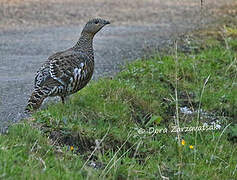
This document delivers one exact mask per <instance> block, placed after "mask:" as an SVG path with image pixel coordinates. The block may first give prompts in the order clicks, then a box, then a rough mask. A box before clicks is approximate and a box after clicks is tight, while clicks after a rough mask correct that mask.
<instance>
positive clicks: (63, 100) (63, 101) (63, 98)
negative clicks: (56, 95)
mask: <svg viewBox="0 0 237 180" xmlns="http://www.w3.org/2000/svg"><path fill="white" fill-rule="evenodd" d="M60 97H61V100H62V104H65V97H64V96H60Z"/></svg>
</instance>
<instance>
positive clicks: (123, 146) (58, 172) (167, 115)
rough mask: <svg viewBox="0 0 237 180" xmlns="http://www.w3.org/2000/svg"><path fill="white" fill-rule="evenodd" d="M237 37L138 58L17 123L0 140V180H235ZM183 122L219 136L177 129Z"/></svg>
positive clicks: (230, 33)
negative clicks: (208, 127) (164, 179)
mask: <svg viewBox="0 0 237 180" xmlns="http://www.w3.org/2000/svg"><path fill="white" fill-rule="evenodd" d="M236 31H237V30H236V28H234V27H228V29H227V31H224V33H225V34H224V35H225V36H223V38H222V36H219V35H217V37H216V36H213V35H212V36H210V35H206V36H205V39H204V38H201V39H200V37H197V38H199V39H198V40H199V41H198V40H197V39H196V40H195V41H193V42H192V43H191V44H190V45H189V46H190V47H191V46H192V45H193V46H195V47H198V49H196V50H195V51H193V52H190V53H182V52H181V51H178V52H177V55H175V53H176V52H175V50H174V53H173V54H169V55H167V54H166V55H165V53H160V54H156V55H154V57H152V58H148V59H140V60H136V61H134V62H133V63H131V64H128V65H127V66H126V67H125V68H124V69H123V70H122V71H121V72H120V73H119V74H118V75H117V76H116V77H114V78H113V79H109V78H108V79H106V78H103V79H100V80H99V81H96V82H91V83H90V84H89V85H88V86H87V87H86V88H84V89H83V90H81V91H80V92H78V93H77V94H75V95H73V96H72V97H71V98H70V101H69V102H68V103H67V104H66V105H62V104H61V103H57V104H51V105H49V106H48V108H47V109H44V110H41V111H38V112H37V113H35V114H34V115H33V118H30V119H27V120H24V121H22V122H20V123H18V124H15V125H13V126H12V127H10V129H9V132H8V134H6V135H1V136H0V179H2V178H3V179H16V178H17V179H45V178H47V179H86V178H88V179H95V178H100V179H102V178H107V179H127V178H130V179H137V178H139V179H157V178H159V179H161V177H162V176H165V177H169V178H170V179H190V178H192V179H235V178H237V164H236V163H237V148H236V134H237V125H236V119H237V112H236V109H237V96H236V94H237V87H236V86H237V84H236V83H237V82H236V79H237V59H236V57H237V53H236V49H237V38H236ZM197 42H198V43H197ZM172 49H175V48H173V47H172ZM191 49H192V48H191ZM176 77H177V80H176ZM175 92H177V97H176V96H175ZM176 107H178V111H177V109H176ZM180 107H188V108H189V109H190V110H192V111H195V112H194V113H192V114H191V115H187V114H183V113H182V112H180V110H179V108H180ZM177 112H178V114H177ZM177 120H179V125H180V127H185V126H193V127H196V126H202V125H203V123H208V124H209V125H210V123H211V122H212V121H216V120H218V121H219V122H217V123H218V124H220V125H221V129H215V130H210V131H198V132H195V131H194V132H180V133H175V132H171V130H172V126H174V125H175V124H176V123H177ZM151 128H154V129H156V130H157V131H158V130H162V129H163V132H161V133H153V134H150V133H149V130H150V131H151V130H152V129H151ZM165 129H166V130H167V132H165ZM142 130H143V133H141V132H142ZM139 133H140V134H139ZM182 139H183V140H184V141H185V144H184V145H182V144H181V140H182ZM190 145H192V146H193V148H190ZM92 163H94V164H96V168H93V167H91V164H92Z"/></svg>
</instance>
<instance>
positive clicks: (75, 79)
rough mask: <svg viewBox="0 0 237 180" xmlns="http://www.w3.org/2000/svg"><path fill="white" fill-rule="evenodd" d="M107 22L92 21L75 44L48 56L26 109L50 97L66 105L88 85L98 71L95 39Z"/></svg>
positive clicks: (39, 72)
mask: <svg viewBox="0 0 237 180" xmlns="http://www.w3.org/2000/svg"><path fill="white" fill-rule="evenodd" d="M107 24H110V22H109V21H106V20H104V19H98V18H97V19H92V20H90V21H88V22H87V24H86V25H85V27H84V28H83V30H82V32H81V36H80V38H79V40H78V42H77V43H76V45H75V46H73V47H72V48H70V49H67V50H65V51H62V52H58V53H56V54H53V55H52V56H50V57H49V58H48V60H47V61H46V62H45V63H44V64H43V66H41V68H40V69H39V70H38V71H37V73H36V76H35V82H34V90H33V93H32V95H31V96H30V99H29V101H28V104H27V106H26V109H25V110H26V112H32V111H34V110H37V109H38V108H39V107H40V106H41V104H42V102H43V101H44V99H45V98H47V97H49V96H60V97H61V100H62V103H63V104H64V101H65V98H66V97H67V96H69V95H70V94H73V93H76V92H77V91H79V90H80V89H82V88H83V87H85V86H86V84H87V83H88V82H89V81H90V79H91V77H92V75H93V71H94V52H93V38H94V36H95V34H96V33H97V32H98V31H100V30H101V29H102V28H103V27H104V26H105V25H107Z"/></svg>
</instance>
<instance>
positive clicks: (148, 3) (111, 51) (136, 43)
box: [0, 0, 233, 128]
mask: <svg viewBox="0 0 237 180" xmlns="http://www.w3.org/2000/svg"><path fill="white" fill-rule="evenodd" d="M46 2H47V3H46ZM231 2H233V1H231V0H229V1H227V2H224V1H222V0H206V1H205V6H204V8H203V9H202V10H201V8H200V1H198V0H195V1H194V0H181V1H174V0H167V1H163V0H144V1H143V0H131V1H128V0H120V1H116V2H115V1H109V0H100V1H99V0H92V1H89V2H87V1H86V0H81V1H76V0H74V1H73V0H68V1H62V0H58V1H56V0H48V1H46V0H41V1H37V0H35V1H34V0H22V1H20V0H10V1H6V0H0V17H1V22H0V128H3V127H6V126H7V125H8V124H9V123H13V122H16V121H18V120H19V116H18V114H19V113H20V112H22V110H23V109H24V107H25V105H26V103H27V99H28V97H29V95H30V93H31V91H32V87H33V79H34V74H35V72H36V71H37V69H38V68H39V67H40V66H41V64H42V63H43V62H44V61H45V60H46V59H47V57H49V56H50V55H51V54H53V53H55V52H57V51H61V50H64V49H67V48H69V47H71V46H73V45H74V44H75V43H76V41H77V39H78V38H79V34H80V32H81V29H82V26H83V25H84V24H85V22H86V21H87V20H88V19H89V18H92V17H102V18H105V19H107V20H110V21H111V22H112V24H111V25H110V26H107V27H105V28H104V29H103V30H102V31H101V32H99V33H98V34H97V35H96V37H95V39H94V49H95V63H96V66H95V74H94V79H97V78H98V77H100V76H105V75H114V74H115V73H116V72H118V70H119V67H120V65H121V64H124V63H126V62H127V61H129V60H133V59H136V58H139V57H141V56H144V55H147V54H149V53H150V52H151V51H153V50H154V49H156V48H157V47H159V46H161V45H162V44H163V43H166V42H167V41H168V40H170V39H171V38H174V37H175V36H177V35H178V34H180V33H184V32H187V31H190V30H193V29H196V28H198V27H203V26H205V25H207V24H209V23H210V22H213V21H214V20H215V19H216V15H217V14H220V13H222V10H223V8H222V7H230V6H229V4H230V3H231Z"/></svg>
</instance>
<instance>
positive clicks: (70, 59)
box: [49, 50, 90, 86]
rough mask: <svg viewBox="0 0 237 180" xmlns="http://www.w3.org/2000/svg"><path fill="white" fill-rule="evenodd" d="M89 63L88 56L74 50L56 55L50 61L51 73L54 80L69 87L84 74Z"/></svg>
mask: <svg viewBox="0 0 237 180" xmlns="http://www.w3.org/2000/svg"><path fill="white" fill-rule="evenodd" d="M52 57H53V58H52ZM88 61H90V59H89V57H88V56H87V55H85V54H83V53H81V52H77V51H73V50H71V51H66V52H64V53H60V54H58V55H56V54H55V55H54V56H51V59H49V69H50V70H49V72H50V75H51V77H52V78H53V79H54V80H56V81H57V82H59V83H60V84H61V85H63V86H67V85H68V84H70V83H71V82H72V81H73V80H74V79H76V78H78V76H81V75H82V74H83V73H84V72H83V71H84V70H85V68H86V66H87V62H88Z"/></svg>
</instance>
